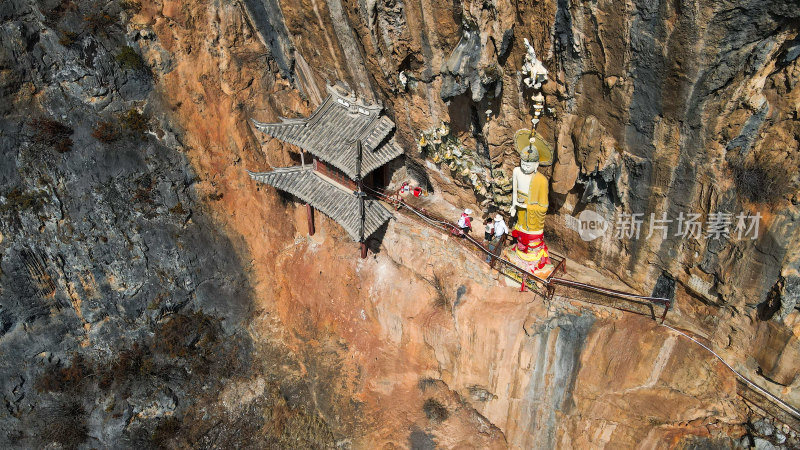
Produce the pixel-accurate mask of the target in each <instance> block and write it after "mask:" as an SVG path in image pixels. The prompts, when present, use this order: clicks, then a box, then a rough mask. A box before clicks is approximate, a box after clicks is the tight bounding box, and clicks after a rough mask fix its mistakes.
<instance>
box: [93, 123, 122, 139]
mask: <svg viewBox="0 0 800 450" xmlns="http://www.w3.org/2000/svg"><path fill="white" fill-rule="evenodd" d="M92 137H93V138H95V139H97V140H98V141H100V142H104V143H106V144H108V143H109V142H114V141H116V140H117V139H119V129H118V128H117V126H116V125H114V124H113V123H111V122H98V123H97V126H96V127H94V129H93V130H92Z"/></svg>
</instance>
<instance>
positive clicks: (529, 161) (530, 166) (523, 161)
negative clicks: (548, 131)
mask: <svg viewBox="0 0 800 450" xmlns="http://www.w3.org/2000/svg"><path fill="white" fill-rule="evenodd" d="M519 159H520V161H519V168H520V169H522V172H523V173H524V174H526V175H530V174H532V173H533V172H536V169H538V168H539V151H538V150H536V147H534V146H532V145H529V146H527V147H525V148H524V149H523V150H522V151H521V152H520V153H519Z"/></svg>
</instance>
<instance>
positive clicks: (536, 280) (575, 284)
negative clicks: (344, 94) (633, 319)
mask: <svg viewBox="0 0 800 450" xmlns="http://www.w3.org/2000/svg"><path fill="white" fill-rule="evenodd" d="M365 190H367V191H369V192H370V193H371V194H372V195H375V196H376V197H377V198H378V199H380V200H383V201H385V202H387V203H388V204H390V205H391V206H393V207H394V208H395V210H396V211H398V212H401V213H403V214H404V215H405V216H408V217H411V218H412V219H415V220H416V221H417V222H421V223H424V224H425V225H427V226H430V227H432V228H434V229H436V230H439V231H442V232H444V233H447V234H450V233H451V232H452V230H456V229H458V227H457V226H456V225H455V224H454V223H451V222H449V221H447V220H445V219H443V218H441V217H437V216H436V215H435V214H432V213H430V212H428V211H425V210H424V209H418V208H415V207H413V206H411V205H409V204H408V203H406V202H405V201H404V200H403V199H402V198H401V197H400V196H399V194H397V193H391V194H386V193H384V192H379V191H376V190H374V189H369V188H366V187H365ZM454 241H455V242H457V243H459V245H461V246H463V247H465V248H466V249H468V250H470V251H471V252H472V253H473V254H475V255H476V256H477V257H479V258H482V259H483V260H484V261H486V260H487V259H488V263H489V265H490V266H491V267H492V268H493V269H496V270H498V271H499V272H500V273H502V274H503V275H505V276H507V277H510V278H512V279H515V280H517V281H520V280H521V281H522V282H521V284H520V290H522V291H524V290H526V289H530V290H531V291H533V292H535V293H537V294H539V295H541V296H542V297H543V298H545V299H552V298H553V296H554V295H555V292H556V287H559V288H560V290H567V291H568V292H569V295H566V296H564V297H566V298H570V299H572V300H578V301H583V302H587V303H593V304H599V305H602V306H607V307H611V308H615V309H619V310H622V311H626V312H632V313H635V314H641V315H646V316H650V317H652V318H653V319H654V320H656V314H655V312H656V311H655V308H663V313H662V314H661V316H660V323H659V326H661V327H664V328H666V329H668V330H669V331H671V332H673V333H676V334H678V335H679V336H682V337H683V338H685V339H688V340H689V341H691V342H693V343H694V344H696V345H699V346H700V347H701V348H703V349H704V350H706V351H707V352H709V353H711V355H713V356H714V357H715V358H717V359H718V360H719V361H720V362H722V364H724V365H725V367H727V368H728V369H729V370H730V371H731V372H733V374H734V375H735V376H736V378H737V380H738V383H737V394H738V395H739V396H740V397H741V398H742V399H743V400H744V401H745V402H746V403H748V404H750V405H751V406H754V407H756V408H758V409H760V410H762V411H763V412H764V413H765V414H766V415H769V416H771V417H773V418H774V419H776V420H778V421H779V422H781V423H784V424H786V425H788V426H789V427H791V428H792V429H794V430H795V431H797V432H800V410H798V409H796V408H794V407H793V406H791V405H789V404H788V403H787V402H785V401H783V400H781V399H780V398H779V397H777V396H775V395H774V394H772V393H771V392H769V391H767V390H766V389H764V388H762V387H761V386H759V385H757V384H756V383H754V382H753V381H751V380H750V379H749V378H747V377H745V376H744V375H743V374H741V373H740V372H739V371H737V370H736V369H734V368H733V367H732V366H731V365H730V364H728V363H727V362H726V361H725V360H724V359H722V357H721V356H720V355H718V354H717V353H716V352H714V351H713V350H712V349H711V348H710V347H708V346H707V345H705V344H703V343H702V342H701V341H700V340H699V339H698V338H695V337H693V336H691V335H690V334H688V333H686V332H684V331H681V330H679V329H677V328H673V327H672V326H670V325H668V324H666V323H664V322H665V320H666V316H667V312H668V311H669V309H670V306H671V305H672V301H671V300H670V299H666V298H659V297H648V296H643V295H638V294H632V293H628V292H623V291H619V290H616V289H609V288H605V287H602V286H596V285H593V284H589V283H581V282H579V281H575V280H568V279H566V278H560V277H555V276H554V275H555V274H556V273H557V272H561V273H562V274H564V275H566V263H567V259H566V257H564V256H563V255H559V254H556V253H554V252H551V253H552V254H553V256H555V258H554V259H556V260H557V263H556V267H555V269H554V270H553V272H552V273H551V274H550V275H549V276H548V277H547V278H540V277H537V276H536V275H534V274H533V273H531V272H528V271H526V270H524V269H523V268H521V267H518V266H516V265H515V264H513V263H512V262H511V261H508V260H507V259H504V258H503V257H502V256H501V251H502V249H503V245H502V244H503V243H502V242H501V243H500V245H498V246H497V250H496V251H495V252H491V251H489V249H487V248H486V247H484V246H483V245H482V244H481V243H479V242H478V241H476V240H475V239H473V238H472V237H471V236H469V235H466V236H465V237H464V238H463V239H462V238H459V239H454ZM498 263H499V264H500V267H499V268H498V267H497V266H496V264H498ZM706 340H707V339H706Z"/></svg>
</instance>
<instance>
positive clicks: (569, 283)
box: [365, 187, 800, 420]
mask: <svg viewBox="0 0 800 450" xmlns="http://www.w3.org/2000/svg"><path fill="white" fill-rule="evenodd" d="M365 189H367V190H369V191H372V192H373V194H374V195H377V196H378V197H379V198H382V199H384V200H386V201H388V202H390V203H395V204H399V205H400V206H402V207H405V208H406V209H408V210H409V211H411V212H412V213H414V214H416V215H417V216H419V217H421V218H422V219H423V221H425V222H426V223H428V224H429V225H432V226H434V227H436V228H438V229H440V230H444V231H447V229H446V228H444V227H442V226H438V225H435V224H432V223H431V222H430V221H435V222H438V223H440V224H444V225H446V226H447V227H448V228H453V227H456V225H455V224H453V223H451V222H449V221H447V220H444V219H440V218H435V217H432V215H431V214H430V213H428V212H427V211H425V212H423V211H419V210H417V209H416V208H414V207H413V206H411V205H409V204H408V203H406V202H405V201H403V200H402V199H400V198H399V196H398V197H397V198H395V199H392V198H390V197H389V196H388V195H386V194H385V193H381V192H378V191H376V190H375V189H371V188H366V187H365ZM504 239H505V236H504ZM466 240H468V241H469V242H471V243H472V244H474V245H475V247H477V248H478V249H479V250H481V251H482V252H484V253H486V254H488V255H490V256H491V257H492V258H495V259H496V260H497V261H500V262H501V263H502V264H506V265H507V266H509V267H512V268H514V269H516V270H518V271H520V272H522V273H523V274H526V275H529V276H531V277H532V279H533V280H535V281H537V282H539V283H541V284H543V285H544V286H545V287H546V288H548V290H550V289H553V288H554V286H551V284H552V285H560V286H566V287H570V288H575V289H582V290H585V291H591V292H595V293H599V294H603V295H607V296H613V297H619V298H623V299H628V300H632V301H640V300H643V301H647V302H650V303H655V304H658V305H661V306H663V307H664V313H663V314H662V316H661V324H660V325H661V326H663V327H666V328H668V329H669V330H671V331H673V332H675V333H678V334H680V335H682V336H683V337H685V338H687V339H689V340H691V341H692V342H694V343H696V344H698V345H699V346H701V347H702V348H703V349H705V350H706V351H708V352H709V353H711V354H712V355H713V356H714V357H716V358H717V359H718V360H719V361H721V362H722V363H723V364H724V365H725V366H726V367H727V368H728V369H729V370H731V371H732V372H733V373H734V374H735V376H736V377H737V378H739V379H740V382H741V384H742V385H744V386H746V387H747V388H749V389H750V390H751V391H754V392H757V393H758V394H760V395H762V396H763V397H764V398H766V399H768V400H769V401H771V402H772V403H773V404H776V405H778V406H779V407H780V409H781V410H783V411H784V412H786V413H788V414H789V415H790V416H792V417H794V418H796V419H798V420H800V411H798V410H797V409H796V408H794V407H792V406H791V405H789V404H788V403H786V402H785V401H783V400H782V399H780V398H779V397H777V396H775V395H774V394H772V393H771V392H769V391H767V390H766V389H764V388H762V387H761V386H758V385H757V384H755V383H754V382H753V381H751V380H750V379H748V378H747V377H745V376H744V375H742V374H741V373H739V372H738V371H737V370H736V369H734V368H733V367H732V366H731V365H730V364H728V363H727V362H726V361H725V360H724V359H722V357H721V356H719V355H718V354H717V353H716V352H714V351H713V350H712V349H711V348H709V347H708V346H707V345H705V344H703V343H702V342H700V341H698V340H697V339H695V338H694V337H692V336H690V335H688V334H686V333H684V332H682V331H680V330H678V329H676V328H673V327H671V326H669V325H667V324H665V323H664V320H665V319H666V316H667V312H668V311H669V310H670V308H671V306H672V301H671V300H670V299H667V298H662V297H649V296H644V295H638V294H631V293H629V292H624V291H619V290H616V289H610V288H604V287H601V286H595V285H592V284H588V283H581V282H579V281H573V280H567V279H565V278H560V277H549V278H548V279H542V278H539V277H537V276H536V275H534V274H532V273H531V272H528V271H526V270H525V269H523V268H521V267H519V266H517V265H515V264H514V263H512V262H511V261H508V260H506V259H504V258H502V257H500V255H499V249H500V248H501V247H502V246H501V244H498V246H497V249H498V251H497V254H494V253H492V252H490V251H489V250H488V249H486V248H485V247H484V246H483V245H481V244H480V243H478V242H477V241H475V239H473V238H472V237H471V236H469V235H466ZM550 253H551V254H552V255H554V256H556V257H560V258H561V260H560V261H559V263H558V264H557V265H556V267H555V269H553V272H552V273H556V272H557V271H558V269H559V268H561V266H562V264H563V263H564V262H565V261H566V257H564V256H563V255H560V254H558V253H556V252H550ZM524 282H525V280H524V279H523V283H524ZM768 413H769V412H768ZM779 420H780V419H779Z"/></svg>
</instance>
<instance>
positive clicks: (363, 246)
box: [361, 242, 367, 259]
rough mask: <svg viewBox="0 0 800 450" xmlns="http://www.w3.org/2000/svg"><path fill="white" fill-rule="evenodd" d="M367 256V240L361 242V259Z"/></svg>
mask: <svg viewBox="0 0 800 450" xmlns="http://www.w3.org/2000/svg"><path fill="white" fill-rule="evenodd" d="M366 258H367V243H366V242H362V243H361V259H366Z"/></svg>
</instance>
